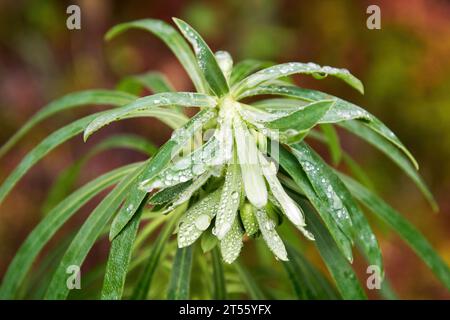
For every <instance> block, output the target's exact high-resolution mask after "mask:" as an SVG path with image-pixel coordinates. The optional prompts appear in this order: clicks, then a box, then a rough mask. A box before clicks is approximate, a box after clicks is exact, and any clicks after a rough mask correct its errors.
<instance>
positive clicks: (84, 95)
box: [0, 90, 136, 158]
mask: <svg viewBox="0 0 450 320" xmlns="http://www.w3.org/2000/svg"><path fill="white" fill-rule="evenodd" d="M135 99H136V96H133V95H130V94H126V93H123V92H118V91H112V90H87V91H81V92H75V93H71V94H68V95H65V96H63V97H61V98H59V99H57V100H55V101H53V102H51V103H50V104H48V105H46V106H45V107H43V108H42V109H40V110H39V111H38V112H37V113H36V114H35V115H34V116H33V117H31V119H30V120H28V121H27V122H26V123H25V124H24V125H23V126H22V127H21V128H20V129H19V130H18V131H17V132H16V133H15V134H14V135H13V136H12V137H11V138H9V140H8V141H7V142H6V143H5V144H4V145H3V146H2V147H1V148H0V158H1V157H2V156H3V155H4V154H5V153H6V152H8V150H10V149H11V148H12V147H13V146H14V145H15V144H16V143H17V141H19V140H20V139H21V138H22V137H23V136H24V135H25V134H27V133H28V132H29V131H30V130H31V129H32V128H34V127H35V126H36V125H37V124H39V123H40V122H42V121H43V120H45V119H47V118H49V117H50V116H52V115H54V114H57V113H59V112H62V111H65V110H69V109H73V108H77V107H81V106H86V105H91V104H105V105H114V106H122V105H125V104H127V103H130V102H132V101H133V100H135Z"/></svg>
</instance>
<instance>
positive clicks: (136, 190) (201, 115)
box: [109, 109, 215, 240]
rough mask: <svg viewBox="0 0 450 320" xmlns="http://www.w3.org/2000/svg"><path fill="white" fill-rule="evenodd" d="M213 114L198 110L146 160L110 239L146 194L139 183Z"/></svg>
mask: <svg viewBox="0 0 450 320" xmlns="http://www.w3.org/2000/svg"><path fill="white" fill-rule="evenodd" d="M214 115H215V113H214V111H212V110H210V109H204V110H201V111H200V112H198V113H197V114H196V115H195V116H193V117H192V118H191V119H190V120H189V121H188V122H187V123H186V124H185V125H184V126H183V127H181V128H179V129H177V130H175V131H174V133H173V134H172V137H171V138H170V140H169V141H167V142H166V143H165V144H164V145H163V146H162V147H161V148H160V149H159V151H158V153H157V154H156V155H155V156H154V157H153V158H151V159H150V160H149V161H147V164H146V168H145V169H144V170H143V172H142V174H141V175H140V176H139V178H138V179H137V182H136V185H135V186H134V187H133V190H132V191H131V192H130V194H129V195H128V197H127V199H126V201H125V203H124V205H123V206H122V208H121V210H120V211H119V213H118V214H117V215H116V217H115V218H114V220H113V222H112V224H111V230H110V233H109V238H110V240H112V239H114V237H115V236H117V234H119V232H120V231H121V230H122V229H123V227H125V225H126V224H127V223H128V221H130V219H131V218H132V217H133V215H134V213H135V212H136V210H137V208H138V207H139V205H140V204H141V202H142V201H143V199H144V197H145V195H146V194H147V192H146V191H144V190H141V189H140V185H141V184H142V183H145V182H146V181H151V180H152V179H154V178H155V177H156V176H157V175H158V174H159V173H160V172H161V171H162V170H163V169H164V168H165V167H166V166H167V165H168V164H169V162H170V160H171V159H172V158H173V157H174V156H175V155H176V154H178V152H179V151H180V150H181V149H182V148H183V147H184V146H185V144H186V143H187V142H188V141H189V140H190V139H191V138H192V137H193V135H194V134H195V133H196V132H197V131H198V130H200V129H201V128H202V127H203V126H204V125H205V123H207V122H208V121H209V120H211V119H212V118H213V117H214ZM129 209H130V210H129Z"/></svg>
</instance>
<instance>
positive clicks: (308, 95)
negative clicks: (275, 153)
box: [246, 85, 418, 168]
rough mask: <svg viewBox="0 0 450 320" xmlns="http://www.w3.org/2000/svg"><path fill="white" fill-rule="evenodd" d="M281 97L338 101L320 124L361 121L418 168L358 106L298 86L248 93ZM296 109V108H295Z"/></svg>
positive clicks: (387, 131) (385, 129)
mask: <svg viewBox="0 0 450 320" xmlns="http://www.w3.org/2000/svg"><path fill="white" fill-rule="evenodd" d="M267 94H269V95H281V96H287V97H292V98H297V99H302V100H305V101H308V102H312V101H319V100H324V99H336V103H335V104H334V105H333V107H332V108H330V110H329V111H328V112H327V113H326V114H325V116H324V117H323V118H322V119H321V121H320V123H337V122H343V121H348V120H352V119H358V120H361V122H362V123H363V124H364V125H366V126H368V127H369V128H370V129H371V130H373V131H376V132H377V133H379V134H380V135H381V136H383V137H384V138H385V139H386V140H388V141H390V142H391V143H393V144H394V145H395V146H397V147H398V148H399V149H400V150H402V151H403V152H404V153H405V155H406V156H407V157H408V158H409V159H410V161H411V162H412V164H413V165H414V166H415V167H416V168H418V165H417V161H416V160H415V159H414V157H413V156H412V155H411V153H410V152H409V151H408V149H407V148H406V147H405V146H404V145H403V143H402V142H401V141H400V140H399V139H398V138H397V136H396V135H395V134H394V133H393V132H392V131H391V130H390V129H389V128H388V127H386V126H385V125H384V124H383V123H382V122H381V121H380V120H379V119H377V118H376V117H375V116H373V115H372V114H370V113H369V112H367V111H366V110H364V109H362V108H360V107H358V106H357V105H355V104H353V103H350V102H348V101H345V100H343V99H340V98H338V97H334V96H332V95H329V94H326V93H323V92H320V91H316V90H310V89H305V88H300V87H296V86H278V85H268V86H260V87H257V88H255V89H254V90H251V91H248V92H247V93H246V96H254V95H267ZM294 107H295V106H294ZM293 111H295V109H294V110H293Z"/></svg>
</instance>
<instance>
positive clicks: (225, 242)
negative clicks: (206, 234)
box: [220, 219, 244, 263]
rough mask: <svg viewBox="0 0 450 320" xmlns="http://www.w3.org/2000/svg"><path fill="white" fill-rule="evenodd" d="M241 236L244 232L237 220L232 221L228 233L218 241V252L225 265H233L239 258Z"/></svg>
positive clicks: (241, 243) (242, 244) (241, 245)
mask: <svg viewBox="0 0 450 320" xmlns="http://www.w3.org/2000/svg"><path fill="white" fill-rule="evenodd" d="M243 236H244V232H243V230H242V228H241V226H240V223H239V221H238V219H234V222H233V224H232V226H231V229H230V231H228V232H227V234H225V236H224V237H223V238H222V240H220V252H221V254H222V258H223V260H224V261H225V262H226V263H233V262H234V261H235V260H236V259H237V258H238V257H239V254H240V253H241V249H242V247H243V246H244V243H243V242H242V237H243Z"/></svg>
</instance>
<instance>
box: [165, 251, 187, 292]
mask: <svg viewBox="0 0 450 320" xmlns="http://www.w3.org/2000/svg"><path fill="white" fill-rule="evenodd" d="M191 269H192V246H190V247H185V248H178V249H177V253H176V255H175V260H174V262H173V267H172V273H171V275H170V282H169V288H168V290H167V299H168V300H187V299H189V287H190V286H189V285H190V282H191Z"/></svg>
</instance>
